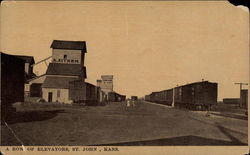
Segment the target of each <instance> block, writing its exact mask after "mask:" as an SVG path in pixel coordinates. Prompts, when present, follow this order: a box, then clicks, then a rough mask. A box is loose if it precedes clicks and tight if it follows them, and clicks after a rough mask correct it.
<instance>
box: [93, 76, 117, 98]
mask: <svg viewBox="0 0 250 155" xmlns="http://www.w3.org/2000/svg"><path fill="white" fill-rule="evenodd" d="M96 82H97V84H96V85H97V86H98V87H100V88H101V90H102V91H103V92H104V93H105V94H106V95H108V93H109V92H113V75H102V76H101V80H96Z"/></svg>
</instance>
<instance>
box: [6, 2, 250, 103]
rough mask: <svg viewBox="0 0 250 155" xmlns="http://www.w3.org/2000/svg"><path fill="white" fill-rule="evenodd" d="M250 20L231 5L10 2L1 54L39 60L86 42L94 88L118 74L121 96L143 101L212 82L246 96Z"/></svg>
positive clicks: (224, 93)
mask: <svg viewBox="0 0 250 155" xmlns="http://www.w3.org/2000/svg"><path fill="white" fill-rule="evenodd" d="M248 23H249V20H248V13H247V12H245V11H243V10H242V9H240V8H237V7H235V6H233V5H231V4H230V3H228V2H226V1H224V2H223V1H221V2H199V1H197V2H196V1H189V2H188V1H185V2H178V1H177V2H174V1H169V2H167V1H166V2H164V1H160V2H149V1H146V2H142V1H137V2H129V1H127V2H126V1H124V2H114V1H111V2H105V1H96V2H79V1H73V2H69V1H58V2H45V1H38V2H35V1H30V2H24V1H23V2H17V1H8V2H4V3H2V6H1V51H3V52H5V53H8V54H19V55H31V56H34V58H35V61H39V60H41V59H43V58H46V57H48V56H50V55H51V49H50V45H51V43H52V41H53V40H54V39H56V40H79V41H80V40H81V41H86V43H87V49H88V53H87V54H86V57H85V66H86V67H87V76H88V78H87V81H88V82H90V83H93V84H96V79H99V78H100V76H101V75H102V74H112V75H114V90H115V91H117V92H119V93H121V94H125V95H127V96H131V95H138V96H143V95H145V94H149V93H150V92H152V91H160V90H164V89H169V88H172V87H173V86H176V85H177V84H178V85H182V84H186V83H192V82H197V81H201V80H202V79H205V80H209V81H211V82H217V83H218V86H219V87H218V95H219V100H221V99H222V98H224V97H239V86H237V85H235V84H234V83H235V82H248V75H249V68H248V66H249V52H248V51H249V44H248ZM35 71H38V72H39V74H42V73H44V72H45V71H46V66H45V65H44V64H41V65H38V66H37V67H36V68H35ZM244 88H247V87H244Z"/></svg>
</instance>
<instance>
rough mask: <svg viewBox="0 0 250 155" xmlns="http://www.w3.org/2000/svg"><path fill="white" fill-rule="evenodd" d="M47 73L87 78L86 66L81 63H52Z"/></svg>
mask: <svg viewBox="0 0 250 155" xmlns="http://www.w3.org/2000/svg"><path fill="white" fill-rule="evenodd" d="M46 74H47V75H65V76H80V77H81V76H83V77H84V78H87V75H86V67H84V66H82V65H81V64H61V63H50V64H49V67H48V69H47V72H46Z"/></svg>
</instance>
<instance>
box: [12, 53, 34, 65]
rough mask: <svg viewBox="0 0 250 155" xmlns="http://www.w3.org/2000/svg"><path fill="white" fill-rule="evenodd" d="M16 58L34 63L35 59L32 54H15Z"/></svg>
mask: <svg viewBox="0 0 250 155" xmlns="http://www.w3.org/2000/svg"><path fill="white" fill-rule="evenodd" d="M16 56H17V57H18V58H20V59H22V60H24V61H25V62H26V63H30V64H34V63H35V60H34V57H33V56H25V55H16Z"/></svg>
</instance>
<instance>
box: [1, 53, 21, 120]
mask: <svg viewBox="0 0 250 155" xmlns="http://www.w3.org/2000/svg"><path fill="white" fill-rule="evenodd" d="M24 82H25V61H24V60H23V59H20V58H19V57H18V56H15V55H9V54H5V53H2V52H1V117H2V118H5V117H6V116H8V115H9V114H10V113H11V112H13V111H14V110H15V109H14V108H13V107H12V104H13V103H15V102H23V100H24Z"/></svg>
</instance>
